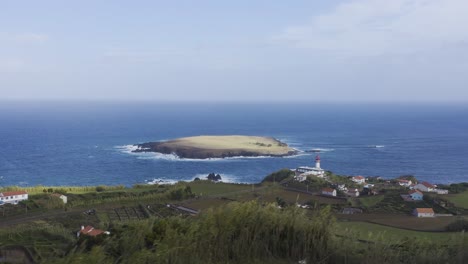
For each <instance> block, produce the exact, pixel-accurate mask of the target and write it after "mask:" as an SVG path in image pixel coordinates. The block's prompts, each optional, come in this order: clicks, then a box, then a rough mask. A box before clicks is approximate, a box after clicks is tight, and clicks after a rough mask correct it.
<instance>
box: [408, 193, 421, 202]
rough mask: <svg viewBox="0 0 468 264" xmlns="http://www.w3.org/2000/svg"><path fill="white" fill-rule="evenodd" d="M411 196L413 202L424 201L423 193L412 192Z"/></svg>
mask: <svg viewBox="0 0 468 264" xmlns="http://www.w3.org/2000/svg"><path fill="white" fill-rule="evenodd" d="M409 196H410V197H411V199H412V200H415V201H422V199H423V193H422V192H420V191H418V190H411V191H410V192H409Z"/></svg>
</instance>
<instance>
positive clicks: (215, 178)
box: [206, 173, 222, 181]
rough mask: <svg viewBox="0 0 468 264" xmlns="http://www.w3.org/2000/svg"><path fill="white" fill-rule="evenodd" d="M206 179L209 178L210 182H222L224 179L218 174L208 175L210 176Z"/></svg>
mask: <svg viewBox="0 0 468 264" xmlns="http://www.w3.org/2000/svg"><path fill="white" fill-rule="evenodd" d="M206 178H207V179H208V180H210V181H220V180H222V179H221V175H219V174H216V175H215V174H214V173H210V174H208V176H207V177H206Z"/></svg>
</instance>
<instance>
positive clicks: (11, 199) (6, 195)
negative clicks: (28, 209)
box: [0, 191, 28, 205]
mask: <svg viewBox="0 0 468 264" xmlns="http://www.w3.org/2000/svg"><path fill="white" fill-rule="evenodd" d="M27 199H28V193H27V192H25V191H12V192H1V193H0V205H1V204H4V203H9V204H18V202H21V201H24V200H27Z"/></svg>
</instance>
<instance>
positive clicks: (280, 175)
mask: <svg viewBox="0 0 468 264" xmlns="http://www.w3.org/2000/svg"><path fill="white" fill-rule="evenodd" d="M292 176H294V171H291V170H290V169H281V170H279V171H277V172H273V173H272V174H270V175H268V176H266V177H265V178H264V179H263V180H262V183H263V182H280V181H282V180H284V179H286V178H288V177H292Z"/></svg>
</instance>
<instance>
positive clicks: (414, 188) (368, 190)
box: [294, 155, 453, 217]
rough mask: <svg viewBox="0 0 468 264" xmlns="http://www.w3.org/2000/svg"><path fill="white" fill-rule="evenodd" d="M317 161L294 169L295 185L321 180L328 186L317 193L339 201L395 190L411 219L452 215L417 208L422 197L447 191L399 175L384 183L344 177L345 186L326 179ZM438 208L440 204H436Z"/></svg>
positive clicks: (348, 210)
mask: <svg viewBox="0 0 468 264" xmlns="http://www.w3.org/2000/svg"><path fill="white" fill-rule="evenodd" d="M320 162H321V159H320V156H319V155H317V156H316V157H315V166H314V167H308V166H301V167H298V168H296V169H295V170H294V172H295V176H294V180H295V181H297V182H299V183H304V182H306V181H308V180H310V179H313V178H318V179H323V180H325V181H326V182H327V183H328V185H329V186H327V187H323V188H322V189H321V192H320V194H321V195H323V196H327V197H335V198H341V199H347V198H352V197H359V196H376V195H379V193H380V192H383V191H385V190H386V189H391V190H395V189H397V190H399V191H400V197H401V202H403V201H404V202H414V204H415V208H414V209H413V210H412V211H411V212H408V213H411V214H412V215H413V216H415V217H437V216H443V217H447V216H453V214H451V213H445V214H436V213H435V212H434V209H433V208H428V207H418V206H419V203H418V202H422V201H424V197H425V194H426V195H427V194H438V195H444V194H448V193H449V191H448V190H446V189H440V188H438V187H437V185H434V184H431V183H429V182H425V181H423V182H417V181H416V180H415V178H414V177H412V176H411V177H408V176H407V177H405V176H402V177H400V178H397V179H394V180H386V179H382V178H381V177H364V176H360V175H358V176H348V177H345V181H346V180H347V181H348V184H346V183H343V179H340V182H338V181H334V180H333V179H332V178H331V177H330V176H329V175H330V173H327V172H326V171H325V170H324V169H322V168H321V166H320ZM410 178H412V179H413V180H412V179H410ZM335 179H336V177H335ZM398 187H400V188H398ZM438 205H441V204H440V203H438ZM442 206H444V205H442ZM342 212H343V213H345V214H353V213H356V212H359V213H362V209H361V208H350V207H345V208H343V209H342Z"/></svg>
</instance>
